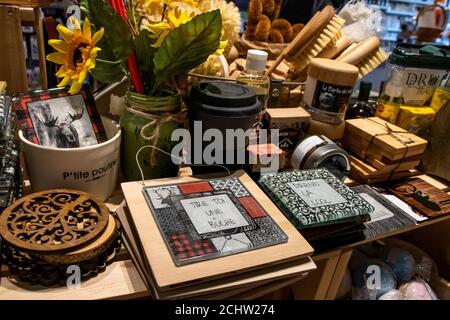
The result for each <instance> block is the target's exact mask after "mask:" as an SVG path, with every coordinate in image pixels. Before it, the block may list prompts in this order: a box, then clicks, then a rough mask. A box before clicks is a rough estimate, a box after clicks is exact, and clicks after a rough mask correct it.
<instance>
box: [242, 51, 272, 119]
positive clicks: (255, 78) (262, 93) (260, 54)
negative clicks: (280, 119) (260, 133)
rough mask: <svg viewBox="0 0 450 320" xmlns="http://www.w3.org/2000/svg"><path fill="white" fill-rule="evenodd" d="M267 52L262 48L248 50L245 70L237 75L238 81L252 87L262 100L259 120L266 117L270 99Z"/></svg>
mask: <svg viewBox="0 0 450 320" xmlns="http://www.w3.org/2000/svg"><path fill="white" fill-rule="evenodd" d="M266 62H267V52H265V51H262V50H248V51H247V60H246V63H245V70H244V71H243V72H242V73H241V74H240V75H239V76H238V77H237V79H236V81H237V83H240V84H243V85H246V86H249V87H251V88H252V89H253V90H255V92H256V96H257V97H258V99H259V101H260V102H261V111H260V112H259V113H258V115H257V118H256V120H257V122H260V121H261V120H262V119H263V118H264V114H265V112H266V108H267V102H268V100H269V89H270V79H269V78H268V77H267V76H266V75H265V74H264V73H265V70H266Z"/></svg>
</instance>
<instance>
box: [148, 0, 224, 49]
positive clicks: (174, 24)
mask: <svg viewBox="0 0 450 320" xmlns="http://www.w3.org/2000/svg"><path fill="white" fill-rule="evenodd" d="M201 13H202V12H201V11H200V10H199V9H197V8H194V7H189V5H187V4H186V3H185V2H178V1H174V2H171V3H170V4H169V6H168V7H167V8H166V10H165V12H164V19H162V21H160V22H156V23H152V22H151V21H149V20H144V21H143V22H142V27H143V28H144V29H147V30H148V31H150V33H151V35H150V37H151V38H153V39H156V42H155V43H154V44H153V47H155V48H159V47H160V46H161V44H162V42H163V41H164V39H165V38H166V37H167V35H168V34H169V33H170V32H171V31H172V30H173V29H176V28H178V27H179V26H180V25H182V24H185V23H188V22H189V21H191V20H192V19H193V18H194V17H195V16H196V15H198V14H201ZM223 34H224V30H223V29H222V35H223ZM227 45H228V41H226V40H225V41H220V45H219V48H218V49H217V51H216V52H215V54H217V55H221V54H222V53H223V51H224V50H225V48H226V47H227Z"/></svg>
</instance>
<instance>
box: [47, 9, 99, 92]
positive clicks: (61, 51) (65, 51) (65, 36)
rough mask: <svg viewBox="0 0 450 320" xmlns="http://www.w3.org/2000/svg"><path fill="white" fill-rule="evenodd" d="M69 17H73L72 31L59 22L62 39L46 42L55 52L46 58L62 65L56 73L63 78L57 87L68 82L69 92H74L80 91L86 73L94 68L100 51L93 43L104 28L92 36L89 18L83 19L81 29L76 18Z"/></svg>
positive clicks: (95, 42) (97, 39)
mask: <svg viewBox="0 0 450 320" xmlns="http://www.w3.org/2000/svg"><path fill="white" fill-rule="evenodd" d="M71 19H73V20H72V25H73V26H74V28H73V31H70V30H69V29H68V28H66V27H65V26H63V25H61V24H60V25H58V27H57V30H58V32H59V34H60V36H61V38H62V40H54V39H52V40H49V41H48V44H49V45H50V46H52V47H53V48H54V49H56V50H57V52H53V53H50V54H49V55H47V60H49V61H51V62H54V63H56V64H60V65H62V66H61V68H60V69H59V71H58V72H57V73H56V76H57V77H58V78H63V79H62V80H61V82H60V83H59V84H58V87H64V86H66V85H68V84H69V82H70V83H71V86H70V90H69V93H70V94H75V93H77V92H78V91H80V89H81V86H82V85H83V82H84V80H85V79H86V76H87V74H88V73H89V72H90V71H91V70H92V69H93V68H95V58H96V57H97V53H98V52H99V51H101V49H100V48H99V47H96V46H95V45H96V44H97V43H98V42H99V41H100V39H101V38H102V37H103V32H104V29H103V28H100V30H98V31H97V32H96V33H95V34H94V35H93V36H92V35H91V24H90V22H89V19H87V18H86V19H85V20H84V23H83V30H82V29H81V26H80V23H79V22H78V20H77V19H76V18H74V17H71Z"/></svg>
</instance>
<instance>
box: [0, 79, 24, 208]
mask: <svg viewBox="0 0 450 320" xmlns="http://www.w3.org/2000/svg"><path fill="white" fill-rule="evenodd" d="M15 120H16V117H15V113H14V112H13V111H12V104H11V99H10V97H8V96H6V82H0V159H1V160H0V213H1V212H2V211H3V210H4V209H5V208H6V207H8V206H9V205H10V204H11V203H12V202H14V201H15V199H17V198H20V197H21V196H22V193H23V181H22V180H23V179H22V169H21V167H20V163H19V143H18V141H17V139H16V135H15V134H16V126H15Z"/></svg>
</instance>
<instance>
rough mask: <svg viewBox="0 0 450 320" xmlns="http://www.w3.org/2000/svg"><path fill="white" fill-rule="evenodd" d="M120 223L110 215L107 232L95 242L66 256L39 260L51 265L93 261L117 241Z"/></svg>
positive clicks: (43, 257) (44, 257)
mask: <svg viewBox="0 0 450 320" xmlns="http://www.w3.org/2000/svg"><path fill="white" fill-rule="evenodd" d="M119 228H120V222H119V221H118V220H117V219H115V218H114V217H113V216H112V215H109V222H108V226H107V227H106V229H105V231H104V232H103V233H102V234H101V235H100V236H99V237H98V238H96V239H95V240H94V241H92V242H90V243H89V244H87V245H86V246H83V247H82V248H77V249H75V250H74V251H69V252H66V253H64V254H61V255H59V254H51V255H48V254H47V255H42V256H40V257H39V260H42V261H45V262H47V263H51V264H75V263H79V262H81V261H86V260H89V259H93V258H95V257H96V256H98V255H100V254H101V253H103V252H104V251H106V250H107V249H108V248H109V247H110V246H111V245H112V243H113V242H114V241H115V240H116V239H115V238H116V237H117V235H118V230H119Z"/></svg>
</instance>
